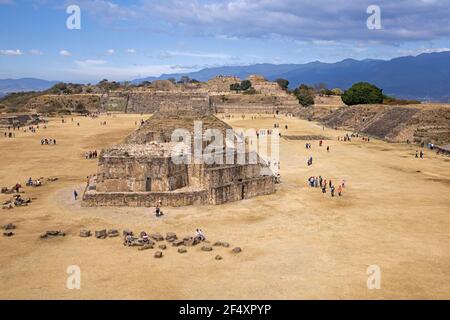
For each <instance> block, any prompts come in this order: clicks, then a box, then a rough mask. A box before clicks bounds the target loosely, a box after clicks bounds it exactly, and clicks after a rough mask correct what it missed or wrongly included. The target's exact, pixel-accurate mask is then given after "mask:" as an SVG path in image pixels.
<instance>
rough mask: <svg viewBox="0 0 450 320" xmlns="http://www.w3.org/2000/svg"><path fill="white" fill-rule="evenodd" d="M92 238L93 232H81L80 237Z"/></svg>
mask: <svg viewBox="0 0 450 320" xmlns="http://www.w3.org/2000/svg"><path fill="white" fill-rule="evenodd" d="M90 236H91V230H81V231H80V237H82V238H88V237H90Z"/></svg>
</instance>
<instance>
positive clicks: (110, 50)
mask: <svg viewBox="0 0 450 320" xmlns="http://www.w3.org/2000/svg"><path fill="white" fill-rule="evenodd" d="M115 52H116V51H115V50H114V49H108V50H106V54H107V55H109V56H112V55H113V54H114V53H115Z"/></svg>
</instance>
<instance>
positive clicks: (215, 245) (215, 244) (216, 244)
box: [213, 241, 222, 247]
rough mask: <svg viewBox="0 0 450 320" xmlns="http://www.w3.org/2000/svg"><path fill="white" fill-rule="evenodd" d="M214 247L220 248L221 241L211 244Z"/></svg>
mask: <svg viewBox="0 0 450 320" xmlns="http://www.w3.org/2000/svg"><path fill="white" fill-rule="evenodd" d="M213 246H214V247H221V246H222V242H221V241H217V242H215V243H214V244H213Z"/></svg>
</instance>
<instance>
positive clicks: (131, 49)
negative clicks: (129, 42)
mask: <svg viewBox="0 0 450 320" xmlns="http://www.w3.org/2000/svg"><path fill="white" fill-rule="evenodd" d="M127 53H129V54H134V53H136V50H135V49H133V48H130V49H127Z"/></svg>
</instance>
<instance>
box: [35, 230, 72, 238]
mask: <svg viewBox="0 0 450 320" xmlns="http://www.w3.org/2000/svg"><path fill="white" fill-rule="evenodd" d="M65 236H66V234H65V233H64V232H62V231H46V232H45V233H43V234H41V235H40V238H41V239H45V238H48V237H65Z"/></svg>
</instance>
